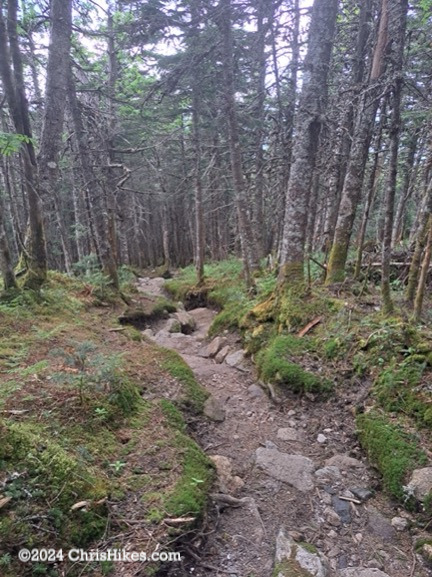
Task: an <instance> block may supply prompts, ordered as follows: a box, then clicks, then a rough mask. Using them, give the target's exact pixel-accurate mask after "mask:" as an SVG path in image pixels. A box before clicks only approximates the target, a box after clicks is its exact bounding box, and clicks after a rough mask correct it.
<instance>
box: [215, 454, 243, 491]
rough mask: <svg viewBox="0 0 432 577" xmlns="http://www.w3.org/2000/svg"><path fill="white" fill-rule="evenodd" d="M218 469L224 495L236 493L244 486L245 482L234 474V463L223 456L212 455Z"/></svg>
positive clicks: (220, 485) (219, 482) (219, 481)
mask: <svg viewBox="0 0 432 577" xmlns="http://www.w3.org/2000/svg"><path fill="white" fill-rule="evenodd" d="M210 459H211V460H212V461H213V463H214V464H215V467H216V471H217V476H218V484H219V489H220V490H221V492H222V493H228V494H231V493H235V492H236V491H238V490H239V489H241V488H242V487H243V486H244V481H243V479H241V478H240V477H237V475H233V474H232V462H231V460H230V459H228V457H224V456H223V455H210Z"/></svg>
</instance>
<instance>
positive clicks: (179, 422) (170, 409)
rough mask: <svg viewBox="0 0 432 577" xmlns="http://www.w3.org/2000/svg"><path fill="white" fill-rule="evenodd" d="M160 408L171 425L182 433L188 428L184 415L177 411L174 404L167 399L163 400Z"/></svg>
mask: <svg viewBox="0 0 432 577" xmlns="http://www.w3.org/2000/svg"><path fill="white" fill-rule="evenodd" d="M160 406H161V408H162V412H163V414H164V415H165V418H166V419H167V420H168V422H169V424H170V425H171V426H172V427H174V428H176V429H179V430H181V431H183V430H184V429H185V427H186V425H185V422H184V419H183V415H182V414H181V413H180V411H179V410H178V409H177V407H176V406H175V405H173V403H171V402H170V401H168V400H166V399H162V400H161V401H160Z"/></svg>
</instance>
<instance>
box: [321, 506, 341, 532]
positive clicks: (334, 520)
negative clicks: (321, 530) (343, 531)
mask: <svg viewBox="0 0 432 577" xmlns="http://www.w3.org/2000/svg"><path fill="white" fill-rule="evenodd" d="M324 517H325V520H326V521H327V523H330V525H332V526H333V527H339V526H340V525H341V524H342V523H341V520H340V517H339V515H338V514H337V513H336V511H333V509H331V508H330V507H326V508H325V509H324Z"/></svg>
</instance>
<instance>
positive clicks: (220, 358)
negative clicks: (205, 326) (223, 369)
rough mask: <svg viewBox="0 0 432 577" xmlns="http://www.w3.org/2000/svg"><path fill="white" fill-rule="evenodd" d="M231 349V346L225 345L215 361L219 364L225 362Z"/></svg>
mask: <svg viewBox="0 0 432 577" xmlns="http://www.w3.org/2000/svg"><path fill="white" fill-rule="evenodd" d="M230 350H231V348H230V347H229V346H228V345H226V346H225V347H223V348H222V349H221V350H220V351H219V352H218V354H217V355H216V356H215V361H216V362H217V363H219V364H221V363H223V362H224V360H225V358H226V357H227V355H229V352H230Z"/></svg>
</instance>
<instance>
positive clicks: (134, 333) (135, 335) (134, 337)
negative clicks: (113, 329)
mask: <svg viewBox="0 0 432 577" xmlns="http://www.w3.org/2000/svg"><path fill="white" fill-rule="evenodd" d="M123 334H124V335H125V336H126V337H127V338H128V339H129V340H130V341H134V342H136V343H140V342H141V341H142V340H143V336H142V334H141V332H140V331H139V330H138V329H136V328H135V327H126V328H125V331H124V333H123Z"/></svg>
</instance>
